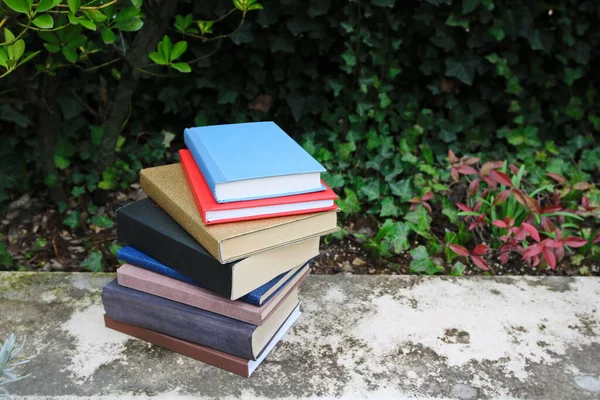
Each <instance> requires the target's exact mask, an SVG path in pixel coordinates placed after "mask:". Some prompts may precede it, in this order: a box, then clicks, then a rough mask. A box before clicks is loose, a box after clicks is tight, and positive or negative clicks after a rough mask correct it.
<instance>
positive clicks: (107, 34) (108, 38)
mask: <svg viewBox="0 0 600 400" xmlns="http://www.w3.org/2000/svg"><path fill="white" fill-rule="evenodd" d="M101 36H102V41H103V42H104V44H112V43H114V42H115V40H116V36H115V33H114V32H113V31H112V29H110V28H106V27H105V28H102V33H101Z"/></svg>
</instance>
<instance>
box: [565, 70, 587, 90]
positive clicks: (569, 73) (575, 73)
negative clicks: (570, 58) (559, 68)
mask: <svg viewBox="0 0 600 400" xmlns="http://www.w3.org/2000/svg"><path fill="white" fill-rule="evenodd" d="M582 76H583V70H582V69H581V68H575V69H573V68H569V67H566V68H565V77H564V80H565V83H566V84H567V85H568V86H573V83H574V82H575V81H576V80H577V79H579V78H581V77H582Z"/></svg>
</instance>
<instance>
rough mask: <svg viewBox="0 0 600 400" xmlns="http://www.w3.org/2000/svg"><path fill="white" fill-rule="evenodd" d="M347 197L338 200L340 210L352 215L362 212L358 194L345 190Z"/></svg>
mask: <svg viewBox="0 0 600 400" xmlns="http://www.w3.org/2000/svg"><path fill="white" fill-rule="evenodd" d="M344 193H345V195H346V196H345V197H343V198H342V197H341V196H340V199H339V200H338V205H339V206H340V210H341V211H342V212H343V213H344V214H346V215H351V214H355V213H357V212H359V211H360V203H359V202H358V196H356V192H355V191H354V190H352V189H349V188H344Z"/></svg>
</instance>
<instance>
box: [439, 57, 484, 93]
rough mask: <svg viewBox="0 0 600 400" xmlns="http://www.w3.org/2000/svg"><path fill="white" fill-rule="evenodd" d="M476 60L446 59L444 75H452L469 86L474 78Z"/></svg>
mask: <svg viewBox="0 0 600 400" xmlns="http://www.w3.org/2000/svg"><path fill="white" fill-rule="evenodd" d="M476 67H477V62H476V61H464V60H459V59H456V58H449V59H447V60H446V76H452V77H455V78H456V79H458V80H459V81H461V82H462V83H464V84H466V85H469V86H471V85H472V84H473V79H474V78H475V68H476Z"/></svg>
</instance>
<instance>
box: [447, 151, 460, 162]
mask: <svg viewBox="0 0 600 400" xmlns="http://www.w3.org/2000/svg"><path fill="white" fill-rule="evenodd" d="M448 161H449V162H450V164H454V163H456V162H457V161H458V159H457V158H456V155H455V154H454V152H453V151H452V150H448Z"/></svg>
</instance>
